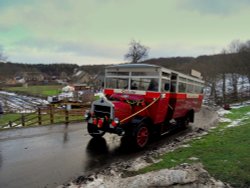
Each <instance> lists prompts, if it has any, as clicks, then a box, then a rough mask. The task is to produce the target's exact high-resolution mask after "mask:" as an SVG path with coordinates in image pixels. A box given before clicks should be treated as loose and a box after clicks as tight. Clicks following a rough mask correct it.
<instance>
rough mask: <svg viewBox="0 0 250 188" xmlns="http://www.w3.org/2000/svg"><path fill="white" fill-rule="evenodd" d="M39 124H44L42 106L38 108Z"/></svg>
mask: <svg viewBox="0 0 250 188" xmlns="http://www.w3.org/2000/svg"><path fill="white" fill-rule="evenodd" d="M37 113H38V114H37V115H38V125H42V116H41V108H38V111H37Z"/></svg>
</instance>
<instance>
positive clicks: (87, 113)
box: [84, 110, 91, 120]
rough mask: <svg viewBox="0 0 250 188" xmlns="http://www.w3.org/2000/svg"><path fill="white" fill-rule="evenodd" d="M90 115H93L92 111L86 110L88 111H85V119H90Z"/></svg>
mask: <svg viewBox="0 0 250 188" xmlns="http://www.w3.org/2000/svg"><path fill="white" fill-rule="evenodd" d="M90 117H91V115H90V111H89V110H86V111H85V114H84V119H85V120H89V119H90Z"/></svg>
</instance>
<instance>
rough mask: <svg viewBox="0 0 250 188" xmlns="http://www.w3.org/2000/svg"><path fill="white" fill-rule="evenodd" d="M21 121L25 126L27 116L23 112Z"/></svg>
mask: <svg viewBox="0 0 250 188" xmlns="http://www.w3.org/2000/svg"><path fill="white" fill-rule="evenodd" d="M21 123H22V126H23V127H24V126H25V117H24V115H23V114H22V117H21Z"/></svg>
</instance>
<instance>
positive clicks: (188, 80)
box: [85, 64, 204, 148]
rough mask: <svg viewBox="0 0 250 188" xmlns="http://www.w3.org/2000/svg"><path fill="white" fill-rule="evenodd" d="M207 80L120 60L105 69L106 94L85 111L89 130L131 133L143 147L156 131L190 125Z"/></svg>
mask: <svg viewBox="0 0 250 188" xmlns="http://www.w3.org/2000/svg"><path fill="white" fill-rule="evenodd" d="M203 85H204V81H202V80H201V79H200V78H197V77H194V76H189V75H185V74H182V73H180V72H177V71H173V70H170V69H167V68H163V67H160V66H156V65H149V64H120V65H115V66H109V67H107V68H106V70H105V88H104V94H105V97H103V98H101V99H98V100H96V101H94V102H93V103H92V105H91V110H90V111H89V112H87V113H86V114H85V118H86V120H87V122H88V132H89V134H90V135H91V136H93V137H101V136H103V135H104V134H105V133H106V132H109V133H115V134H118V135H121V136H123V135H127V136H131V139H132V140H133V142H134V145H135V146H136V147H139V148H143V147H144V146H145V145H146V144H147V142H148V139H149V136H150V135H154V134H153V133H158V134H156V135H159V134H161V135H162V134H165V133H167V132H169V130H171V129H172V128H173V127H176V126H180V125H182V126H186V125H187V124H188V123H189V122H193V121H194V114H195V112H197V111H198V110H199V109H200V108H201V105H202V99H203Z"/></svg>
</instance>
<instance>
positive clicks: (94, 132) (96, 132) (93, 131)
mask: <svg viewBox="0 0 250 188" xmlns="http://www.w3.org/2000/svg"><path fill="white" fill-rule="evenodd" d="M88 133H89V134H90V135H91V136H92V137H93V138H101V137H102V136H103V135H104V134H105V131H103V130H100V129H98V128H97V127H96V125H93V124H91V123H88Z"/></svg>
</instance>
